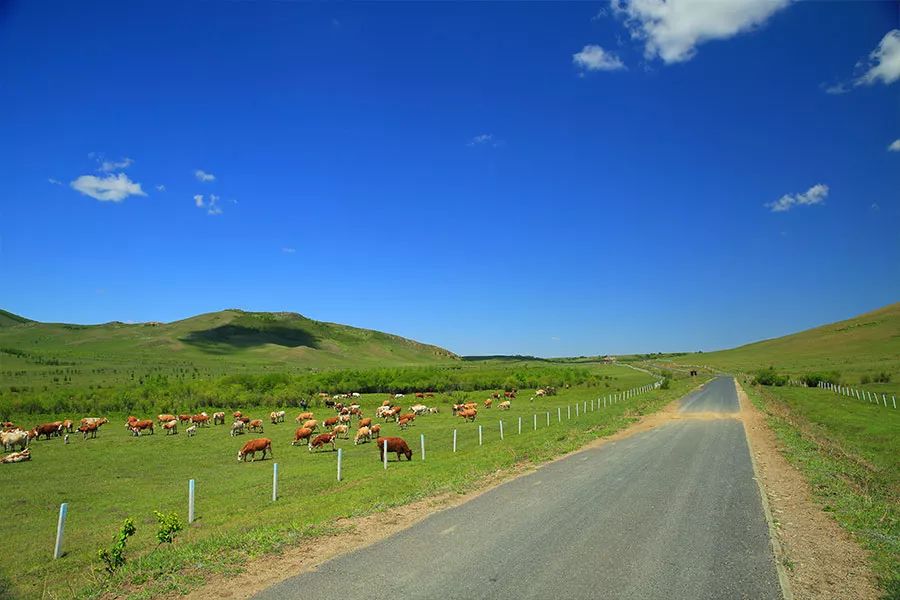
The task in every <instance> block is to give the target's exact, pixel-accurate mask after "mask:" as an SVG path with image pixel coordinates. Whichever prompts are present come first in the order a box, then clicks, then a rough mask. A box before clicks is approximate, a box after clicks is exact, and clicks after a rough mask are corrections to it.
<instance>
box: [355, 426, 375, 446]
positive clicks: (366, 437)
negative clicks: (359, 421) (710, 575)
mask: <svg viewBox="0 0 900 600" xmlns="http://www.w3.org/2000/svg"><path fill="white" fill-rule="evenodd" d="M371 439H372V430H371V429H369V428H368V427H360V428H359V429H357V430H356V435H355V436H354V437H353V445H354V446H357V445H359V444H362V443H364V442H368V441H370V440H371Z"/></svg>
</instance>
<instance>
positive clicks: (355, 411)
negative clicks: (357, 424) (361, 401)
mask: <svg viewBox="0 0 900 600" xmlns="http://www.w3.org/2000/svg"><path fill="white" fill-rule="evenodd" d="M350 414H351V415H356V416H357V417H359V418H362V415H363V412H362V409H361V408H360V407H359V406H351V407H350Z"/></svg>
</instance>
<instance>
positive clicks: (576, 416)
mask: <svg viewBox="0 0 900 600" xmlns="http://www.w3.org/2000/svg"><path fill="white" fill-rule="evenodd" d="M579 408H580V407H579V406H578V403H577V402H576V403H575V418H576V419H577V418H578V409H579Z"/></svg>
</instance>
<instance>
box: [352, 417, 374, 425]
mask: <svg viewBox="0 0 900 600" xmlns="http://www.w3.org/2000/svg"><path fill="white" fill-rule="evenodd" d="M356 426H357V427H371V426H372V419H371V417H368V418H365V419H360V420H359V423H357V424H356Z"/></svg>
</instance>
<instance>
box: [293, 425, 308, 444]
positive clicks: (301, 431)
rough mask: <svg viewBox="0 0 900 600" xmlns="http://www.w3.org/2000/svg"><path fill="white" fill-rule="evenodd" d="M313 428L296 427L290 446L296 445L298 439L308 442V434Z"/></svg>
mask: <svg viewBox="0 0 900 600" xmlns="http://www.w3.org/2000/svg"><path fill="white" fill-rule="evenodd" d="M312 432H313V430H312V429H309V428H308V427H298V428H297V431H295V432H294V441H293V442H291V446H296V445H297V443H298V442H299V441H300V440H306V441H307V442H309V436H311V435H312Z"/></svg>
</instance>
